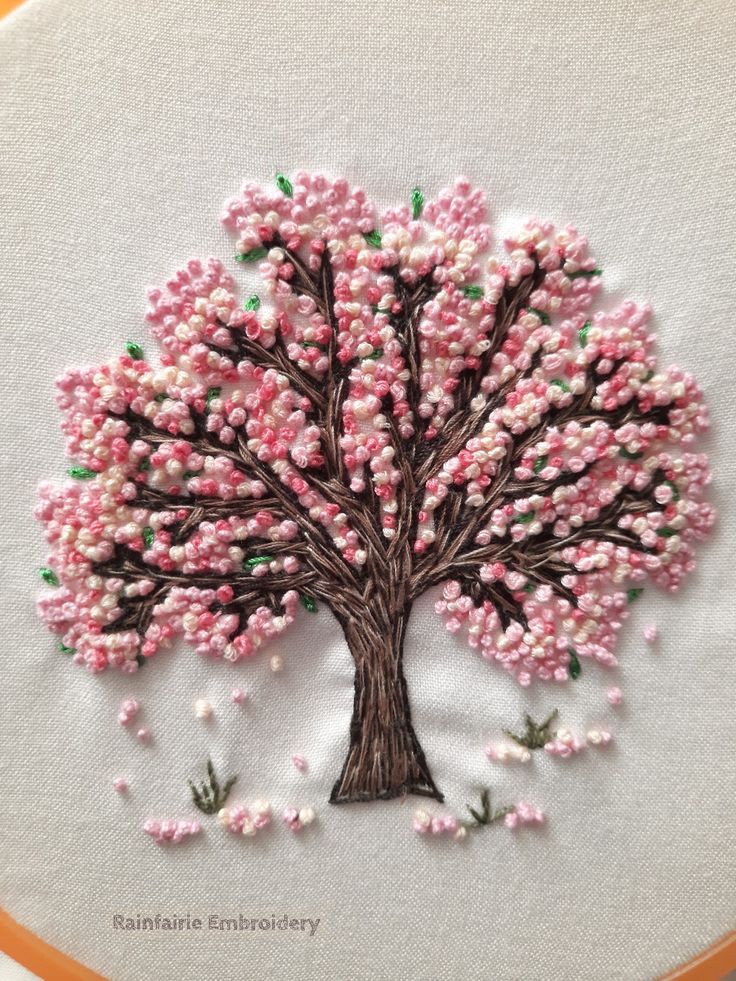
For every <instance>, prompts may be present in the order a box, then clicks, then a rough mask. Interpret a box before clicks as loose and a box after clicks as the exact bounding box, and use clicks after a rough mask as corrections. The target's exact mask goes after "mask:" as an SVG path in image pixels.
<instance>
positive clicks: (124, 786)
mask: <svg viewBox="0 0 736 981" xmlns="http://www.w3.org/2000/svg"><path fill="white" fill-rule="evenodd" d="M112 785H113V787H114V788H115V790H117V792H118V793H119V794H124V793H126V792H127V790H128V781H127V780H126V779H125V777H115V779H114V780H113V782H112Z"/></svg>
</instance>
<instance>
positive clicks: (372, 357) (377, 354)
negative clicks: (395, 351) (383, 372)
mask: <svg viewBox="0 0 736 981" xmlns="http://www.w3.org/2000/svg"><path fill="white" fill-rule="evenodd" d="M382 354H383V348H382V347H376V348H374V349H373V352H372V353H371V354H366V356H365V358H363V360H364V361H377V360H378V359H379V358H380V357H381V355H382Z"/></svg>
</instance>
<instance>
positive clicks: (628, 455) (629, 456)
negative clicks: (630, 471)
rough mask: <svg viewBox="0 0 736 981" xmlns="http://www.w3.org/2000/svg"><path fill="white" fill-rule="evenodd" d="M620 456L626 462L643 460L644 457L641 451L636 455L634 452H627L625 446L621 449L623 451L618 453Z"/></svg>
mask: <svg viewBox="0 0 736 981" xmlns="http://www.w3.org/2000/svg"><path fill="white" fill-rule="evenodd" d="M618 455H619V456H622V457H623V458H624V460H641V458H642V457H643V456H644V454H643V452H642V451H641V450H638V451H637V452H636V453H634V452H633V451H632V450H627V449H626V447H625V446H622V447H621V449H620V450H619V451H618Z"/></svg>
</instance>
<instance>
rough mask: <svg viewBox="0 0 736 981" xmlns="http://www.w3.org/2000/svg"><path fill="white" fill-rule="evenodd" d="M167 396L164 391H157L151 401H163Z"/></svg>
mask: <svg viewBox="0 0 736 981" xmlns="http://www.w3.org/2000/svg"><path fill="white" fill-rule="evenodd" d="M168 397H169V396H168V395H167V394H166V392H159V393H158V395H154V397H153V401H154V402H165V401H166V399H167V398H168Z"/></svg>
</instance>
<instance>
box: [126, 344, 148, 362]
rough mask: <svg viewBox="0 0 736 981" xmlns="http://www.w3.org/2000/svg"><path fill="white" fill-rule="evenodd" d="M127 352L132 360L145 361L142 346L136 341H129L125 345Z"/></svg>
mask: <svg viewBox="0 0 736 981" xmlns="http://www.w3.org/2000/svg"><path fill="white" fill-rule="evenodd" d="M125 350H126V351H127V352H128V354H129V355H130V356H131V358H135V360H136V361H142V360H143V357H144V355H143V348H142V347H141V346H140V344H136V343H135V342H134V341H128V342H127V344H126V345H125Z"/></svg>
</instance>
